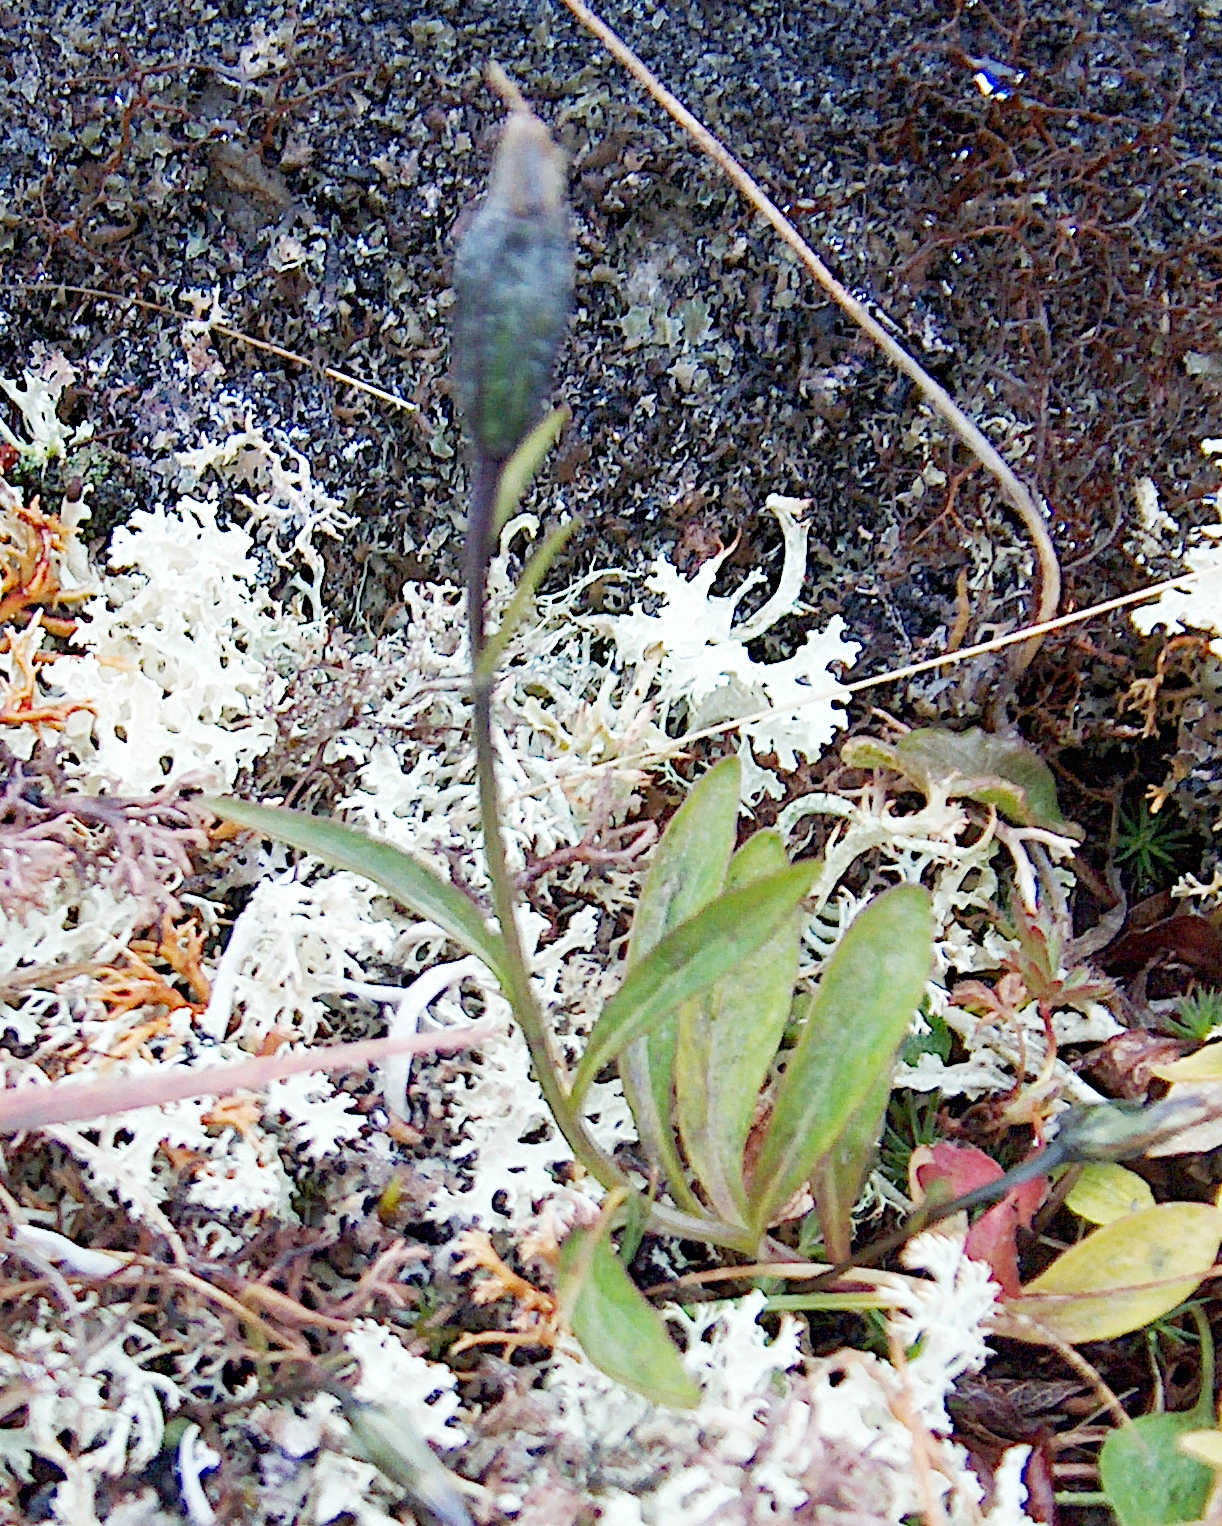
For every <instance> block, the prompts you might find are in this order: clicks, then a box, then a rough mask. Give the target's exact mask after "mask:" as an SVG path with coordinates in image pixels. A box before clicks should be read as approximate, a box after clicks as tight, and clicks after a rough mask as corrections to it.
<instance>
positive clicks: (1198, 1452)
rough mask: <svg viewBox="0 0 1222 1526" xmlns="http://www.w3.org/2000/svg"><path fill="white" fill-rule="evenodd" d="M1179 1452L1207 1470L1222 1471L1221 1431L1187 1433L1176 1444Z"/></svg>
mask: <svg viewBox="0 0 1222 1526" xmlns="http://www.w3.org/2000/svg"><path fill="white" fill-rule="evenodd" d="M1176 1444H1177V1445H1178V1447H1179V1449H1180V1451H1181V1452H1183V1453H1185V1454H1186V1455H1187V1456H1188V1457H1191V1458H1193V1459H1194V1460H1195V1461H1197V1462H1203V1463H1204V1464H1205V1466H1206V1467H1207V1468H1218V1469H1222V1431H1189V1432H1188V1433H1187V1435H1184V1436H1181V1437H1180V1438H1179V1440H1178V1442H1177V1443H1176Z"/></svg>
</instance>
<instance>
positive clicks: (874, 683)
mask: <svg viewBox="0 0 1222 1526" xmlns="http://www.w3.org/2000/svg"><path fill="white" fill-rule="evenodd" d="M1208 577H1222V568H1220V567H1207V568H1201V569H1199V570H1197V571H1195V572H1182V573H1180V575H1179V576H1178V577H1174V578H1165V579H1164V580H1163V581H1162V582H1161V583H1151V584H1149V585H1148V586H1147V587H1145V588H1138V589H1135V590H1134V591H1133V592H1132V593H1122V594H1118V595H1117V596H1116V598H1114V599H1105V600H1104V601H1103V602H1102V603H1101V604H1092V605H1090V606H1089V607H1088V608H1087V609H1077V610H1073V611H1072V612H1071V613H1070V614H1067V615H1058V616H1057V617H1056V618H1055V619H1053V620H1041V621H1040V622H1039V624H1038V625H1025V626H1023V627H1022V629H1021V630H1016V631H1011V632H1010V633H1009V634H1008V635H1005V636H995V637H994V638H993V639H992V640H991V641H981V642H979V643H978V644H977V645H976V646H965V647H960V648H959V650H958V651H957V652H942V653H941V654H940V655H939V656H937V657H926V658H925V659H924V660H923V661H921V662H910V663H908V664H907V666H905V667H902V668H888V669H887V671H886V672H885V673H876V674H875V675H874V677H873V678H859V679H857V680H855V681H854V682H853V683H850V684H829V685H828V686H827V688H826V689H818V688H812V689H811V691H810V693H809V694H807V695H805V696H804V697H803V698H802V699H800V700H796V701H795V702H794V703H792V704H788V705H770V706H768V707H767V709H764V710H753V711H751V712H750V713H749V714H747V715H737V716H735V717H734V719H733V720H729V721H719V722H718V723H717V724H716V725H715V726H703V727H701V729H700V730H699V731H687V732H685V733H684V734H683V735H682V736H681V737H676V738H675V740H674V743H673V744H672V745H671V746H669V747H656V748H651V749H649V750H643V751H641V752H632V753H622V754H621V755H619V756H618V757H615V758H608V759H607V761H606V762H605V763H591V764H590V765H589V767H587V768H583V769H574V771H573V772H572V773H571V774H565V775H564V778H565V779H566V780H567V779H574V778H582V777H585V776H587V775H593V774H599V773H602V772H604V771H605V770H606V769H609V768H635V767H639V766H641V765H642V764H646V763H660V762H662V761H664V760H665V759H666V758H677V757H681V756H682V755H683V754H684V753H685V752H687V750H688V749H689V748H690V747H691V746H692V744H693V743H695V742H705V741H708V740H709V739H710V738H711V737H718V736H724V735H725V734H726V733H727V732H729V731H737V730H738V729H739V728H740V727H742V726H755V725H758V724H759V723H760V722H761V721H767V720H771V718H772V717H773V716H775V715H791V714H792V713H793V712H794V711H797V710H802V709H804V708H805V707H806V706H807V705H825V704H827V703H828V701H829V700H843V699H844V698H845V696H846V695H850V696H851V695H854V694H862V693H864V692H865V691H866V690H867V689H877V688H880V687H881V686H882V685H883V684H893V683H903V682H904V681H905V680H907V679H909V678H918V677H919V676H920V675H921V674H922V673H933V672H936V671H937V670H938V669H939V668H953V667H957V666H958V665H959V664H960V663H963V662H971V661H972V660H973V659H974V658H976V657H987V656H988V655H989V654H990V653H992V652H1001V651H1004V650H1005V649H1006V648H1007V647H1012V646H1017V645H1019V644H1020V643H1021V642H1024V641H1030V640H1032V639H1038V638H1040V637H1043V636H1047V635H1049V634H1050V633H1051V632H1053V631H1063V630H1068V629H1069V628H1070V627H1071V626H1074V625H1082V624H1084V623H1085V622H1086V621H1087V620H1094V619H1096V618H1097V617H1098V616H1099V615H1106V614H1111V613H1112V612H1113V611H1115V610H1117V609H1127V608H1128V607H1129V606H1130V605H1133V604H1141V603H1143V602H1144V601H1145V600H1146V599H1153V598H1157V597H1158V596H1159V595H1160V594H1164V593H1167V592H1169V591H1170V590H1171V589H1173V588H1184V587H1186V586H1190V585H1191V584H1193V583H1198V582H1200V581H1201V580H1202V579H1203V578H1208ZM554 787H555V785H554V783H548V784H540V785H537V786H536V787H535V789H533V790H523V791H521V793H520V795H516V796H515V797H514V798H515V799H521V798H525V797H526V796H527V795H531V794H537V793H539V792H541V791H544V790H548V789H553V788H554Z"/></svg>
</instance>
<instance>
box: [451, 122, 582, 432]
mask: <svg viewBox="0 0 1222 1526" xmlns="http://www.w3.org/2000/svg"><path fill="white" fill-rule="evenodd" d="M454 287H455V291H456V292H457V296H458V302H457V306H456V308H455V318H454V375H455V382H456V386H457V391H458V402H459V407H460V409H461V411H462V416H463V421H464V423H465V425H466V428H467V431H468V433H469V434H470V436H471V439H472V440H473V441H474V443H475V446H476V449H477V450H478V451H479V452H480V453H481V454H482V455H484V456H486V457H490V458H492V459H493V460H496V461H504V460H505V459H507V458H508V457H509V456H511V455H512V454H513V452H514V450H515V449H516V448H517V447H518V445H519V444H521V442H522V440H523V439H524V438H525V437H526V435H527V434H528V433H529V432H530V430H531V428H532V427H533V425H534V424H535V423H536V422H537V420H538V417H539V414H540V413H541V411H542V409H543V407H544V406H545V404H546V402H547V400H548V395H549V393H550V392H551V386H552V373H553V370H554V368H555V364H556V352H557V350H558V349H559V348H560V341H561V339H562V338H563V337H564V329H565V324H566V323H567V322H568V316H569V304H570V301H571V298H572V292H573V256H572V250H571V248H570V245H569V234H568V208H567V206H566V204H565V199H564V158H563V155H562V154H561V152H560V150H559V149H558V148H557V147H556V145H555V144H554V143H553V142H552V140H551V138H550V137H549V136H548V131H547V128H546V127H545V126H544V125H543V123H542V122H541V121H540V120H539V118H538V117H536V116H535V115H534V114H533V113H532V112H529V111H514V112H512V113H511V114H510V116H509V120H508V121H507V122H506V123H505V128H504V131H503V132H502V134H501V141H500V144H499V145H498V147H497V151H496V158H495V159H494V161H493V165H492V180H491V184H490V185H489V188H488V194H487V196H486V197H485V198H484V201H483V204H482V205H481V207H480V209H479V211H478V212H477V213H476V215H475V217H474V218H473V220H472V222H471V225H470V227H469V228H468V229H467V232H466V234H465V235H464V237H463V240H462V243H461V244H460V246H459V249H458V253H457V255H456V257H455V261H454Z"/></svg>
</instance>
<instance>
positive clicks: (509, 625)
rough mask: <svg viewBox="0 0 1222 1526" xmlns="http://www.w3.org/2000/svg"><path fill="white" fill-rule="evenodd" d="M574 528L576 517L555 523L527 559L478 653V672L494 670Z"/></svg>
mask: <svg viewBox="0 0 1222 1526" xmlns="http://www.w3.org/2000/svg"><path fill="white" fill-rule="evenodd" d="M576 528H577V521H576V520H575V519H570V520H569V521H568V522H567V524H563V525H557V526H556V528H555V529H554V530H551V531H549V533H548V534H547V535H546V536H545V538H544V540H543V544H542V545H541V546H540V547H539V548H538V550H537V551H536V552H535V554H534V555H533V556H532V557H531V559H530V561H529V562H527V564H526V568H525V570H524V571H523V573H522V577H521V580H520V582H519V583H518V586H517V588H516V589H515V590H514V595H513V598H512V599H511V600H510V601H509V604H508V606H507V608H506V609H505V612H504V614H503V615H502V616H501V623H500V624H499V625H498V626H497V628H496V630H495V631H494V632H493V633H492V635H491V636H489V637H488V639H487V641H486V642H485V643H484V650H483V651H482V652H481V653H480V657H479V672H480V674H481V675H485V674H489V673H494V672H495V671H496V668H497V664H498V663H499V662H500V660H501V657H502V656H503V654H504V651H505V648H506V647H507V646H508V645H509V642H510V640H511V639H512V637H513V633H514V631H516V630H517V628H518V626H519V625H521V623H522V621H523V620H524V619H525V617H526V612H527V611H528V610H529V608H530V606H531V605H532V604H533V603H534V598H535V595H536V594H537V593H538V591H539V584H540V583H542V581H543V579H544V578H545V577H546V576H547V573H548V569H549V568H550V567H551V565H552V563H553V562H554V561H555V560H556V558H557V556H558V555H559V554H560V552H561V551H562V550H563V549H564V547H565V546H566V545H567V543H568V541H569V540H570V538H571V537H572V534H573V531H574V530H576Z"/></svg>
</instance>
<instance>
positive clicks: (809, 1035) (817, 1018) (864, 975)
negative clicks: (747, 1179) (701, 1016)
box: [750, 885, 933, 1231]
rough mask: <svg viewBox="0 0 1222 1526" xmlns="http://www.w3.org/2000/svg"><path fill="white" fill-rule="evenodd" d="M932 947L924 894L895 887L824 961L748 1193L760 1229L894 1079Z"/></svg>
mask: <svg viewBox="0 0 1222 1526" xmlns="http://www.w3.org/2000/svg"><path fill="white" fill-rule="evenodd" d="M932 948H933V917H932V913H931V910H930V902H929V895H928V893H927V892H926V891H925V890H923V889H922V888H921V887H920V886H919V885H897V886H895V887H894V888H893V889H891V890H887V891H884V893H883V894H882V895H880V896H878V897H877V899H875V900H874V901H872V902H871V903H870V905H869V906H867V907H866V908H865V910H864V911H862V912H860V913H859V914H858V916H857V917H856V919H855V920H854V922H853V925H852V926H851V927H850V928H849V930H848V931H847V932H846V933H845V935H844V937H843V938H842V939H841V940H840V943H839V946H838V947H837V949H836V951H835V953H834V954H833V955H832V957H831V958H830V959H829V960H828V963H827V968H826V969H825V970H824V972H823V978H822V980H821V981H820V982H819V989H818V992H817V993H816V995H815V999H814V1001H813V1002H812V1003H811V1010H810V1016H809V1018H808V1019H807V1022H806V1026H805V1028H804V1029H803V1031H802V1035H801V1037H800V1038H799V1040H798V1043H797V1045H796V1047H795V1048H794V1051H793V1053H792V1054H791V1055H790V1057H789V1063H788V1064H787V1065H786V1067H785V1074H784V1075H783V1076H782V1077H781V1082H780V1085H779V1086H778V1088H777V1095H776V1102H775V1105H774V1107H773V1110H772V1117H771V1119H770V1120H769V1123H768V1130H767V1133H766V1134H765V1136H764V1141H763V1144H762V1145H761V1147H760V1153H759V1157H758V1159H757V1161H756V1167H755V1178H754V1181H753V1183H752V1188H751V1199H750V1213H751V1222H752V1224H753V1225H754V1227H755V1228H756V1229H758V1230H761V1231H762V1230H763V1229H764V1228H765V1227H766V1226H767V1225H768V1223H769V1222H770V1221H771V1219H772V1217H773V1215H774V1214H775V1212H776V1210H777V1209H778V1208H780V1207H781V1206H782V1205H783V1204H784V1203H786V1202H788V1200H789V1199H790V1198H791V1197H792V1196H793V1194H794V1193H795V1192H796V1191H797V1190H798V1188H799V1187H801V1186H802V1184H803V1183H804V1182H805V1181H806V1180H807V1179H808V1177H809V1176H810V1175H811V1172H812V1171H813V1170H814V1168H815V1166H816V1164H817V1163H818V1162H819V1161H820V1160H821V1159H822V1158H823V1157H824V1156H825V1155H826V1154H827V1153H828V1152H829V1151H830V1150H831V1149H832V1147H833V1146H834V1145H835V1143H836V1141H837V1140H838V1139H839V1138H840V1137H841V1135H842V1133H843V1132H844V1129H845V1127H846V1126H847V1125H848V1123H849V1121H850V1120H851V1119H852V1118H853V1116H854V1114H855V1113H856V1112H857V1111H858V1109H859V1108H861V1107H862V1106H863V1104H864V1103H865V1102H866V1101H867V1099H868V1098H870V1097H871V1096H872V1095H874V1094H875V1092H876V1089H877V1087H878V1085H879V1077H880V1076H881V1075H884V1074H889V1073H890V1069H891V1067H892V1066H893V1065H894V1064H895V1056H896V1054H897V1052H898V1050H899V1046H900V1044H901V1043H902V1041H903V1038H904V1034H905V1033H906V1032H907V1030H908V1026H909V1024H910V1023H911V1022H912V1018H913V1015H914V1014H915V1012H916V1010H917V1008H918V1006H919V1005H920V1002H921V998H922V996H923V995H924V991H925V981H926V979H927V978H928V976H929V967H930V962H931V959H932Z"/></svg>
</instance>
